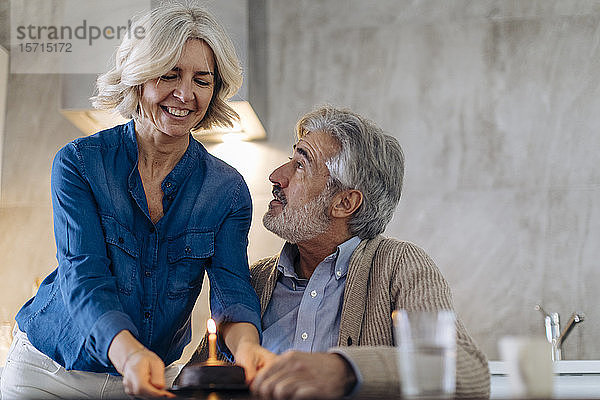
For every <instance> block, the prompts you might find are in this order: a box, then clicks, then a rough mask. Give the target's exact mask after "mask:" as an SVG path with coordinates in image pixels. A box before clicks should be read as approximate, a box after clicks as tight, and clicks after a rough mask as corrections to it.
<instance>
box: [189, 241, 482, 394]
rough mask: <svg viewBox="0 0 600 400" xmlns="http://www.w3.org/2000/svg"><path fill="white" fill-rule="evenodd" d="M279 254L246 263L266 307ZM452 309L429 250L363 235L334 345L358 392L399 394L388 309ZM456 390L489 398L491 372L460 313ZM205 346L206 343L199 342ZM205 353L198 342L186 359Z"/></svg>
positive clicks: (353, 259) (203, 356)
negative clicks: (355, 376) (351, 368)
mask: <svg viewBox="0 0 600 400" xmlns="http://www.w3.org/2000/svg"><path fill="white" fill-rule="evenodd" d="M278 258H279V256H278V255H277V256H273V257H268V258H264V259H262V260H259V261H257V262H256V263H254V264H253V265H252V266H251V267H250V272H251V279H252V285H253V286H254V288H255V290H256V293H257V294H258V297H259V299H260V304H261V310H262V311H261V314H262V313H264V311H265V309H266V307H267V305H268V304H269V301H270V300H271V294H272V293H273V290H274V289H275V284H276V283H277V276H278V273H277V269H276V265H277V260H278ZM398 308H403V309H408V310H441V309H453V306H452V297H451V293H450V288H449V287H448V284H447V282H446V281H445V279H444V278H443V277H442V275H441V273H440V271H439V270H438V268H437V267H436V266H435V264H434V262H433V261H432V260H431V258H429V256H427V254H426V253H425V252H424V251H423V250H422V249H420V248H419V247H417V246H415V245H414V244H412V243H409V242H401V241H398V240H395V239H388V238H384V237H383V236H377V237H376V238H374V239H371V240H363V241H362V242H361V243H360V244H359V246H358V247H357V248H356V250H355V251H354V253H353V254H352V257H351V259H350V266H349V268H348V275H347V280H346V288H345V291H344V300H343V305H342V315H341V321H340V333H339V338H338V346H339V347H336V348H334V349H332V351H335V352H337V353H342V354H344V355H346V356H347V357H348V358H350V359H351V360H352V361H353V362H354V363H355V365H356V366H357V367H358V369H359V370H360V373H361V375H362V377H363V384H362V388H361V390H360V397H380V398H385V397H392V396H396V395H398V393H399V391H400V382H399V378H398V372H397V371H398V369H397V364H396V363H397V359H396V353H395V351H392V349H390V347H389V346H393V345H394V340H393V333H392V331H393V326H392V318H391V314H392V311H393V310H395V309H398ZM457 345H458V349H457V350H458V351H457V369H456V396H457V397H458V398H469V397H471V398H473V397H476V398H488V397H489V393H490V376H489V371H488V366H487V359H486V357H485V355H484V354H483V353H482V352H481V351H480V350H479V349H478V348H477V346H476V345H475V343H474V342H473V340H472V339H471V337H470V336H469V334H468V333H467V331H466V329H465V327H464V326H463V324H462V322H461V321H460V319H459V320H458V321H457ZM203 347H204V348H203ZM205 359H206V348H205V346H204V344H203V343H201V344H200V346H199V348H198V350H197V352H196V354H194V356H193V357H192V360H191V361H190V362H198V361H202V360H205Z"/></svg>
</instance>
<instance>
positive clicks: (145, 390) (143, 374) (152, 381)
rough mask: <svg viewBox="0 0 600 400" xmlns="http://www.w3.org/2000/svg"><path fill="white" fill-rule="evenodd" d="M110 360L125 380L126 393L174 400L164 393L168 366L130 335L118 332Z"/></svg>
mask: <svg viewBox="0 0 600 400" xmlns="http://www.w3.org/2000/svg"><path fill="white" fill-rule="evenodd" d="M108 358H109V359H110V361H111V362H112V363H113V365H114V366H115V368H116V370H117V371H118V372H119V373H120V374H121V375H122V376H123V388H124V389H125V393H127V394H128V395H130V396H135V397H145V398H146V397H175V395H174V394H173V393H170V392H168V391H166V390H165V386H166V384H165V364H164V363H163V361H162V360H161V359H160V357H159V356H157V355H156V354H155V353H153V352H152V351H150V350H148V349H147V348H145V347H144V346H143V345H142V344H141V343H140V342H138V341H137V339H136V338H135V337H134V336H133V335H132V334H131V332H129V331H121V332H119V333H118V334H117V335H116V336H115V338H114V339H113V341H112V343H111V345H110V347H109V348H108Z"/></svg>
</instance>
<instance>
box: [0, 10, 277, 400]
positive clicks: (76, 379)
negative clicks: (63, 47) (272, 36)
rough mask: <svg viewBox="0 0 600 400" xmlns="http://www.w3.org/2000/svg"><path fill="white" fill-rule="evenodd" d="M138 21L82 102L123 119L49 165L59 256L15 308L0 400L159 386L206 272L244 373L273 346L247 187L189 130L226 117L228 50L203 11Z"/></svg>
mask: <svg viewBox="0 0 600 400" xmlns="http://www.w3.org/2000/svg"><path fill="white" fill-rule="evenodd" d="M137 24H138V25H139V26H141V27H143V33H144V34H143V35H132V37H128V38H126V39H125V40H124V41H123V43H122V44H121V46H120V47H119V49H118V51H117V54H116V60H115V66H114V67H113V68H112V69H111V70H110V71H109V72H107V73H106V74H104V75H102V76H100V77H99V78H98V85H97V86H98V95H97V96H96V97H95V98H94V99H93V100H94V105H95V106H96V107H98V108H103V109H116V110H118V111H119V112H120V113H121V114H122V115H123V116H125V117H130V118H132V120H131V121H130V122H129V123H127V124H125V125H121V126H116V127H114V128H111V129H108V130H105V131H102V132H99V133H97V134H95V135H93V136H90V137H86V138H80V139H77V140H75V141H73V142H71V143H69V144H67V145H66V146H65V147H63V148H62V149H61V150H60V151H59V152H58V154H57V155H56V158H55V160H54V164H53V168H52V200H53V208H54V230H55V239H56V246H57V258H58V267H57V269H56V270H54V271H53V272H52V273H51V274H50V275H49V276H48V277H46V279H45V280H44V281H43V283H42V285H41V286H40V288H39V290H38V293H37V295H36V296H35V297H34V298H32V299H31V300H29V301H28V302H27V303H26V304H25V305H24V306H23V308H22V309H21V310H20V311H19V313H18V314H17V316H16V321H17V323H18V328H17V329H15V340H14V342H13V346H12V347H11V351H10V354H9V356H8V361H7V365H6V367H5V369H4V373H3V376H2V397H3V398H13V397H20V398H40V397H77V398H81V397H92V398H106V397H120V396H125V395H126V394H130V395H137V396H171V394H170V393H169V392H167V391H166V390H165V388H166V387H168V385H169V384H170V382H172V380H173V379H174V377H175V375H176V373H177V372H178V371H177V369H176V368H174V367H173V366H170V367H167V368H166V369H165V365H169V364H171V363H173V362H174V361H176V360H177V359H179V358H180V357H181V354H182V351H183V348H184V346H185V345H186V344H188V343H189V341H190V337H191V327H190V313H191V311H192V308H193V306H194V303H195V301H196V299H197V297H198V295H199V293H200V290H201V287H202V280H203V277H204V273H205V271H206V272H207V273H208V277H209V279H210V283H211V293H210V300H211V311H212V314H213V317H214V318H215V319H217V321H218V322H220V323H221V333H222V337H223V339H224V342H225V343H224V344H226V346H227V347H228V348H229V349H230V350H231V353H232V354H233V356H234V357H235V359H236V360H237V362H238V363H240V364H241V365H243V366H244V367H245V369H246V373H247V376H248V378H249V379H251V378H252V376H253V375H254V373H255V371H256V369H257V368H258V367H260V366H261V365H262V363H263V362H265V360H266V359H268V357H270V353H268V352H267V351H266V350H264V349H262V348H261V347H260V346H259V329H260V328H259V327H260V307H259V303H258V299H257V297H256V294H255V292H254V290H253V289H252V286H251V285H250V282H249V273H248V264H247V255H246V247H247V242H248V240H247V234H248V230H249V228H250V220H251V207H252V205H251V200H250V194H249V191H248V188H247V186H246V184H245V182H244V180H243V178H242V177H241V176H240V175H239V173H237V171H235V170H234V169H233V168H231V167H230V166H228V165H227V164H225V163H224V162H222V161H220V160H218V159H216V158H215V157H213V156H211V155H210V154H208V153H207V151H206V150H205V149H204V147H203V146H202V145H201V144H200V143H198V142H197V141H196V140H194V138H193V137H192V136H191V134H190V131H191V130H194V129H198V128H205V127H210V126H212V125H215V124H220V125H231V119H232V118H234V117H235V116H236V114H235V112H234V111H233V110H232V109H231V108H230V107H229V106H228V105H227V103H226V102H225V100H226V99H227V98H229V97H230V96H232V95H233V94H234V93H235V92H236V91H237V90H238V88H239V87H240V85H241V80H242V77H241V71H240V67H239V62H238V59H237V57H236V55H235V51H234V49H233V46H232V44H231V41H230V40H229V39H228V37H227V35H226V34H225V32H224V31H223V29H222V28H221V27H220V26H219V25H218V23H217V22H215V20H214V19H213V18H212V17H211V16H210V15H209V14H208V13H206V12H205V11H203V10H201V9H195V8H189V7H184V6H181V5H176V4H172V5H163V6H161V7H160V8H158V9H155V10H153V11H152V12H151V13H149V14H148V15H146V16H144V17H141V18H140V19H139V20H138V21H137ZM137 32H139V30H138V31H137ZM138 36H139V37H138ZM117 373H118V374H120V375H122V378H121V377H120V376H118V374H117ZM165 375H166V379H165Z"/></svg>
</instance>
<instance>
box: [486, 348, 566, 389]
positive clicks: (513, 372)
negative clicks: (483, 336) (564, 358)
mask: <svg viewBox="0 0 600 400" xmlns="http://www.w3.org/2000/svg"><path fill="white" fill-rule="evenodd" d="M498 349H499V351H500V357H501V358H502V360H503V361H504V363H505V365H506V370H507V372H508V378H509V382H510V388H511V393H510V394H511V395H512V396H514V397H520V398H550V397H552V391H553V386H554V382H553V378H554V373H553V371H552V345H551V344H550V343H548V341H547V340H546V339H545V338H543V337H530V336H505V337H503V338H501V339H500V341H499V342H498Z"/></svg>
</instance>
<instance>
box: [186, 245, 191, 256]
mask: <svg viewBox="0 0 600 400" xmlns="http://www.w3.org/2000/svg"><path fill="white" fill-rule="evenodd" d="M185 252H186V253H187V254H190V253H191V252H192V248H191V247H190V246H185Z"/></svg>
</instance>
